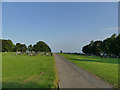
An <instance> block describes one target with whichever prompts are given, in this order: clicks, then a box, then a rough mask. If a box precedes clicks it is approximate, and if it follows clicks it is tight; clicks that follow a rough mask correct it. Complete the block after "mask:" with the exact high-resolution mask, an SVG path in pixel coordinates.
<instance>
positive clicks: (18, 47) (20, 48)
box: [15, 43, 27, 52]
mask: <svg viewBox="0 0 120 90" xmlns="http://www.w3.org/2000/svg"><path fill="white" fill-rule="evenodd" d="M15 51H16V52H17V51H20V52H25V51H27V46H26V45H25V44H21V43H16V46H15Z"/></svg>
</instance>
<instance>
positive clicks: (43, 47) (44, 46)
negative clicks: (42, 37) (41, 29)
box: [33, 41, 51, 52]
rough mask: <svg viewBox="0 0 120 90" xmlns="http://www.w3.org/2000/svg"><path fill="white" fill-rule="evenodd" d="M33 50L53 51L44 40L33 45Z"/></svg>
mask: <svg viewBox="0 0 120 90" xmlns="http://www.w3.org/2000/svg"><path fill="white" fill-rule="evenodd" d="M33 51H35V52H38V51H40V52H51V49H50V47H49V46H48V45H47V44H46V43H45V42H43V41H39V42H37V43H36V44H35V45H33Z"/></svg>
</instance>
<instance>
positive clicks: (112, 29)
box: [103, 27, 120, 31]
mask: <svg viewBox="0 0 120 90" xmlns="http://www.w3.org/2000/svg"><path fill="white" fill-rule="evenodd" d="M103 30H108V31H118V27H112V28H105V29H103ZM119 30H120V28H119Z"/></svg>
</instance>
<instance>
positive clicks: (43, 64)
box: [2, 53, 57, 88]
mask: <svg viewBox="0 0 120 90" xmlns="http://www.w3.org/2000/svg"><path fill="white" fill-rule="evenodd" d="M2 83H3V88H55V87H56V86H57V78H56V70H55V60H54V57H53V56H41V55H36V56H27V55H18V56H16V55H15V53H2Z"/></svg>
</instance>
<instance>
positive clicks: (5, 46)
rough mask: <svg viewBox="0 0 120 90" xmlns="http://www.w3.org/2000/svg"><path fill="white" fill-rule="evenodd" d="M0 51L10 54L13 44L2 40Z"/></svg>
mask: <svg viewBox="0 0 120 90" xmlns="http://www.w3.org/2000/svg"><path fill="white" fill-rule="evenodd" d="M2 51H3V52H5V51H7V52H12V51H14V44H13V42H12V41H11V40H2Z"/></svg>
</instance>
